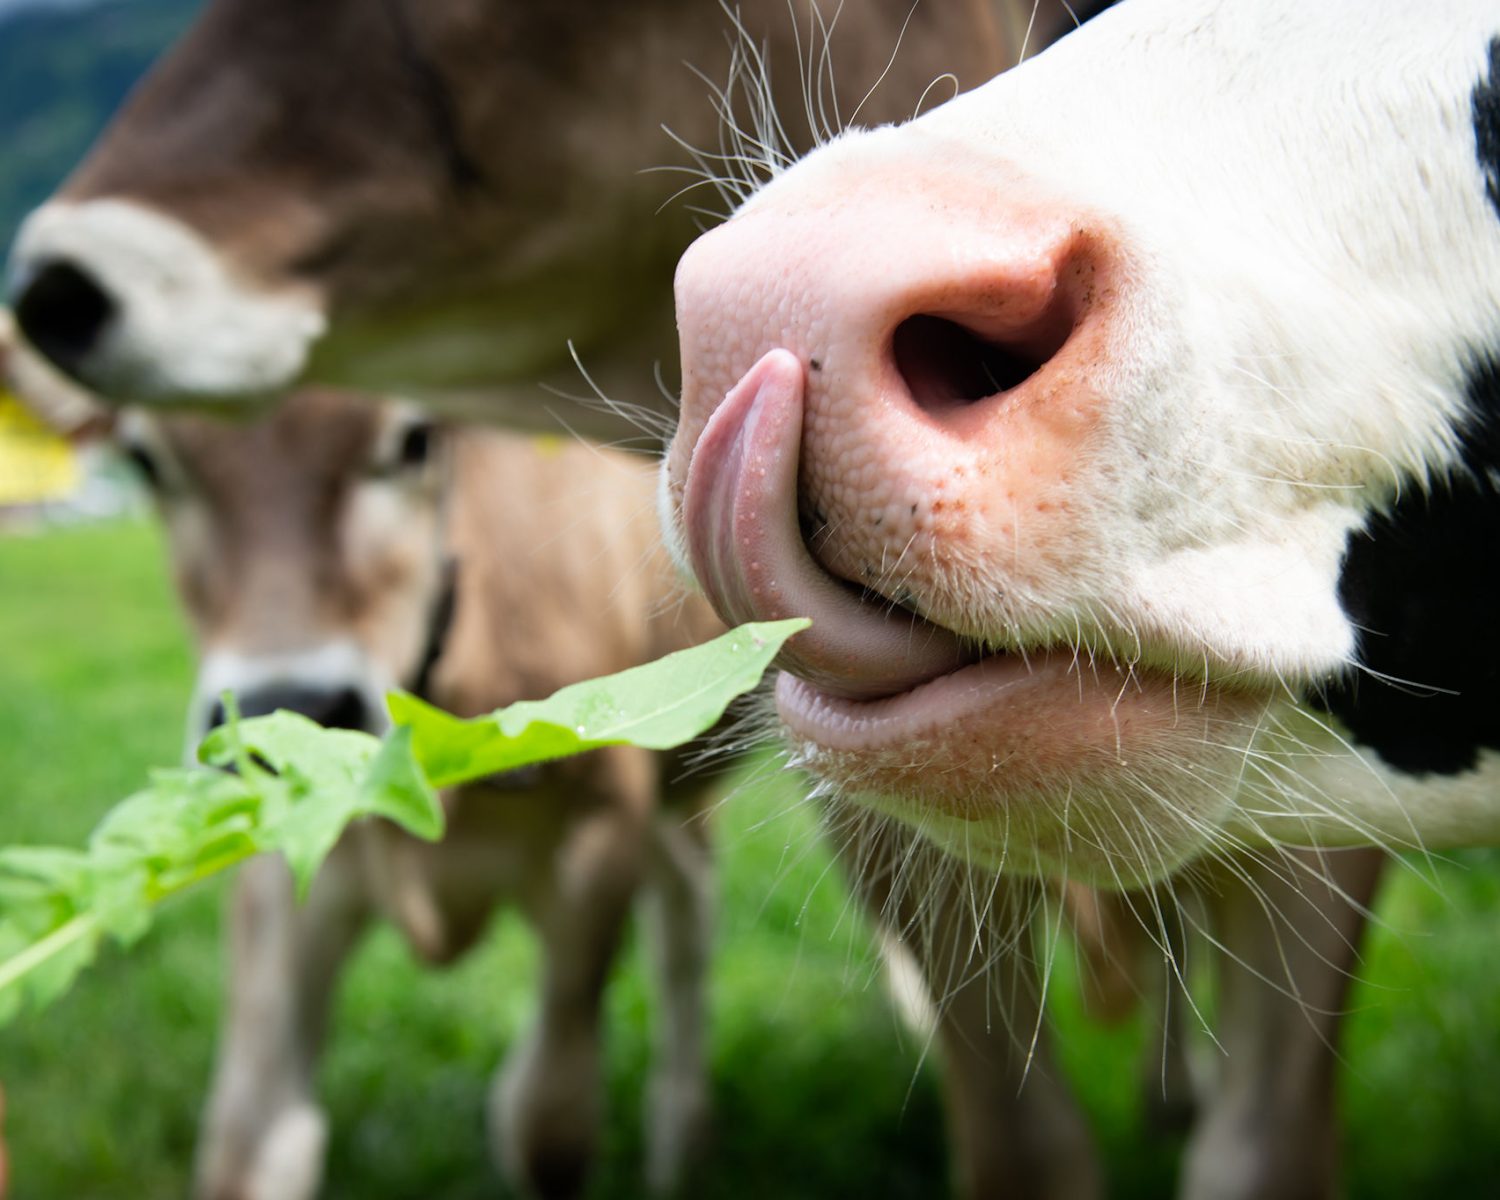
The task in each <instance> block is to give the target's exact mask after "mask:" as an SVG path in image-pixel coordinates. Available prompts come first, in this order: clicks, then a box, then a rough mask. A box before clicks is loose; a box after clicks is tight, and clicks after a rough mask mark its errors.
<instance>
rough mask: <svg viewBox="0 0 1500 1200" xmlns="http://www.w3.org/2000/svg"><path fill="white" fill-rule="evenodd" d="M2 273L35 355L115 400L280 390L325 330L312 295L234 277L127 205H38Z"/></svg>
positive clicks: (147, 213)
mask: <svg viewBox="0 0 1500 1200" xmlns="http://www.w3.org/2000/svg"><path fill="white" fill-rule="evenodd" d="M10 269H11V275H12V285H11V286H12V290H13V291H14V292H15V293H16V294H18V295H19V296H20V297H21V299H20V307H19V308H18V311H17V316H18V319H19V320H20V322H21V324H22V327H23V328H25V329H27V330H28V332H29V334H30V336H32V337H33V338H35V339H36V340H37V343H38V346H39V348H40V349H41V350H43V351H44V352H45V353H46V354H47V355H48V356H49V357H51V358H52V359H53V360H54V361H55V362H57V363H58V364H59V365H61V366H62V367H64V368H65V369H66V370H67V371H69V373H71V374H72V375H74V376H75V377H76V378H77V379H79V380H80V381H81V382H83V383H84V384H85V385H86V386H88V387H89V388H91V389H93V390H94V391H96V392H99V393H101V394H103V395H107V396H110V397H112V398H115V399H120V400H129V401H144V402H153V401H158V400H160V399H161V398H163V397H182V396H191V397H195V398H197V399H200V400H203V401H207V402H215V401H219V402H222V401H243V400H244V399H245V398H246V397H261V396H265V395H269V394H273V393H276V392H279V391H281V390H283V389H284V388H286V387H287V386H288V385H289V384H290V383H291V382H292V381H293V380H294V379H296V378H297V376H298V375H299V374H300V373H301V371H302V368H303V366H304V365H305V363H306V361H307V355H308V351H309V348H310V347H311V345H312V343H313V342H314V341H315V340H316V339H317V338H318V337H319V336H321V334H322V333H323V330H324V327H325V324H326V322H325V319H324V315H323V310H322V304H321V301H320V300H319V299H318V298H317V297H316V295H315V294H313V293H312V292H311V291H310V290H309V289H307V288H305V287H302V288H293V287H290V286H287V285H282V286H281V287H280V289H279V290H278V291H275V292H272V291H269V290H267V289H266V288H265V287H264V286H262V285H259V284H256V283H254V282H252V281H250V280H248V279H245V278H242V277H240V276H238V275H237V274H236V273H235V272H234V271H233V270H232V269H231V267H230V266H229V264H227V263H226V262H225V261H224V259H223V258H222V256H221V255H220V253H219V251H218V250H216V249H215V248H214V247H213V246H211V245H210V244H209V243H208V242H207V241H205V240H204V239H203V238H202V237H201V236H199V235H198V234H196V233H195V232H193V231H192V230H191V229H189V228H188V227H187V226H186V225H184V224H182V223H181V222H180V221H177V220H175V219H174V218H172V217H169V216H166V215H164V214H162V213H158V212H153V211H151V210H150V209H148V208H146V207H144V206H142V205H140V204H137V203H134V202H132V201H128V200H91V201H85V202H83V203H68V202H65V201H59V202H54V203H52V204H49V205H46V206H44V207H43V208H40V209H38V210H37V211H36V212H34V213H33V214H32V215H31V216H30V217H29V218H27V220H26V222H25V224H24V225H23V226H22V227H21V231H20V233H19V234H18V236H17V239H16V246H15V251H14V256H13V258H12V263H11V268H10Z"/></svg>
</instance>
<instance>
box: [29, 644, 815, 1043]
mask: <svg viewBox="0 0 1500 1200" xmlns="http://www.w3.org/2000/svg"><path fill="white" fill-rule="evenodd" d="M807 625H808V622H806V621H801V620H793V621H774V622H768V623H765V624H761V625H746V626H742V627H740V628H739V629H736V630H733V631H731V632H730V633H728V634H725V635H724V636H723V637H720V638H717V639H715V640H714V641H712V642H709V643H708V644H707V645H704V646H699V647H697V648H696V649H693V650H685V651H682V652H681V653H678V654H673V655H669V656H668V657H666V658H664V659H661V660H660V661H658V662H654V663H650V664H648V665H646V666H643V667H636V668H633V669H631V670H628V671H622V672H621V673H620V674H618V675H611V676H607V677H606V678H603V679H596V680H592V681H590V682H587V683H580V684H576V685H574V686H572V687H566V688H563V689H562V690H561V691H559V692H558V693H556V694H555V695H554V696H552V697H551V698H549V699H547V700H540V701H526V702H523V703H521V704H514V705H511V706H510V707H509V708H505V709H501V710H500V711H499V712H497V713H492V714H491V715H489V716H487V717H481V718H479V719H477V720H472V721H464V720H459V719H458V718H456V717H451V716H449V715H448V714H446V713H444V712H441V711H439V710H438V709H435V708H433V707H431V706H430V705H427V704H424V703H423V702H422V701H420V700H417V699H416V698H415V697H412V696H406V695H402V694H399V693H396V694H393V695H392V696H391V697H389V703H390V707H391V713H392V716H393V718H394V719H395V721H396V728H395V729H393V730H392V731H391V732H390V733H389V734H388V735H387V736H386V737H385V738H384V739H377V738H374V737H371V736H370V735H369V734H366V733H358V732H353V731H350V730H344V729H323V728H321V727H320V726H318V725H317V724H315V723H314V722H312V721H309V720H308V719H307V718H306V717H301V716H298V715H296V714H295V713H289V712H278V713H273V714H271V715H270V716H268V717H256V718H254V719H252V720H248V721H246V720H241V719H239V717H238V715H237V714H235V713H234V708H233V705H232V703H230V704H228V705H226V707H227V708H228V710H229V712H230V713H231V717H230V720H229V722H228V723H227V724H225V725H224V726H222V727H220V728H219V729H217V730H215V731H214V732H213V733H211V734H210V735H209V736H208V737H207V738H206V739H205V740H204V743H203V745H202V746H201V747H199V751H198V754H199V758H200V759H201V761H203V762H204V763H206V764H209V765H210V767H212V768H231V769H232V773H231V771H229V770H221V769H202V768H198V769H188V770H163V771H157V772H154V773H153V774H152V776H151V779H150V781H149V782H148V783H147V785H146V786H145V787H144V788H142V789H141V790H140V791H138V792H135V793H134V794H133V795H131V796H129V797H127V798H126V799H125V800H123V801H121V803H120V804H118V805H116V806H115V808H114V809H113V810H111V811H110V812H109V813H108V814H107V815H106V816H105V818H104V820H102V821H101V822H100V823H99V825H98V827H97V828H96V829H95V830H94V833H93V835H92V836H91V837H90V839H89V844H88V849H87V850H86V851H79V850H71V849H62V848H57V847H45V846H41V847H10V848H6V849H0V1024H3V1023H4V1021H5V1020H7V1019H9V1018H10V1017H12V1016H14V1015H15V1013H17V1012H18V1011H20V1009H21V1008H22V1007H23V1006H24V1005H26V1004H30V1005H31V1006H33V1007H40V1006H42V1005H44V1004H46V1003H48V1002H50V1001H51V1000H52V999H53V998H54V997H56V996H58V995H60V994H61V993H62V992H63V991H65V990H66V989H67V988H68V987H69V986H70V985H71V984H72V982H73V980H74V979H75V978H76V977H77V975H78V973H79V972H80V971H81V970H82V969H83V968H84V967H85V966H87V965H88V963H89V962H91V961H92V960H93V958H94V956H95V955H96V954H97V953H98V949H99V945H100V942H101V941H102V940H103V938H104V937H106V936H108V937H111V938H113V939H114V940H116V941H117V942H119V943H121V944H122V945H128V944H130V943H132V942H134V941H135V940H137V939H138V938H140V937H141V936H142V935H143V934H144V933H145V932H146V930H147V928H148V927H149V926H150V923H151V920H152V918H153V916H154V914H155V911H156V908H157V906H158V905H159V904H161V902H162V901H164V900H167V899H169V898H170V897H172V896H174V895H176V894H177V893H179V892H181V891H184V890H185V889H187V888H190V887H192V886H194V885H195V884H197V883H199V882H201V881H202V880H204V879H207V878H209V877H210V876H212V875H215V874H217V873H218V872H220V871H224V870H226V869H228V868H230V867H233V866H235V865H236V864H238V863H240V862H243V861H244V860H245V859H247V858H249V857H251V856H252V855H255V854H259V853H262V852H266V851H279V852H280V853H282V854H284V855H285V856H286V859H287V862H288V863H289V864H290V865H291V868H292V871H293V873H294V874H295V876H296V879H297V886H298V888H299V890H300V891H301V892H303V893H304V894H305V892H306V890H307V887H308V885H309V884H310V883H311V881H312V878H313V876H314V875H315V874H316V873H317V870H318V868H319V867H320V866H321V865H322V863H323V861H324V859H325V858H326V857H327V856H328V853H329V851H331V850H332V849H333V847H334V845H335V843H336V842H337V841H338V839H339V837H340V835H341V834H342V833H343V832H344V829H345V828H346V827H347V826H348V824H349V822H350V821H353V820H356V819H358V818H361V817H384V818H386V819H388V820H391V821H394V822H396V823H397V824H399V825H400V826H401V827H402V828H404V829H406V830H407V831H408V832H410V833H412V834H414V835H415V836H417V837H421V838H426V839H428V840H435V839H437V838H439V837H441V836H442V833H443V810H442V806H441V805H440V803H439V802H438V798H437V795H436V793H435V792H434V790H433V788H434V786H438V787H448V786H452V785H454V784H458V783H464V782H468V781H472V780H478V779H482V778H484V777H485V776H487V775H490V774H493V773H495V772H498V771H507V770H512V769H515V768H517V767H524V766H529V765H531V764H533V763H539V762H546V761H548V760H551V759H554V758H560V757H562V756H564V755H568V754H577V753H580V752H581V751H585V750H592V749H595V748H596V747H600V746H613V745H619V744H622V743H627V742H628V743H632V744H634V745H638V746H644V747H647V748H650V749H656V750H665V749H670V748H672V747H675V746H679V745H681V744H682V743H683V742H686V741H688V740H690V739H691V738H694V737H697V736H698V735H699V734H701V733H703V732H705V731H706V730H708V729H709V728H710V727H711V726H712V725H713V724H714V723H715V722H716V721H718V720H719V718H720V717H722V716H723V714H724V710H725V709H726V708H727V707H728V706H729V704H730V702H731V701H732V700H733V699H734V698H735V697H736V696H739V695H741V694H742V693H744V692H747V691H749V690H750V689H751V688H753V687H754V686H755V684H756V683H757V682H758V681H759V680H760V677H761V675H762V674H763V673H764V672H765V669H766V667H767V666H769V665H770V662H771V660H772V658H774V657H775V655H776V652H777V651H778V650H779V649H780V648H781V646H782V644H783V643H784V642H785V641H786V640H787V639H788V638H789V637H791V636H792V635H793V634H794V633H796V632H797V631H798V630H801V629H805V628H806V627H807Z"/></svg>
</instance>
